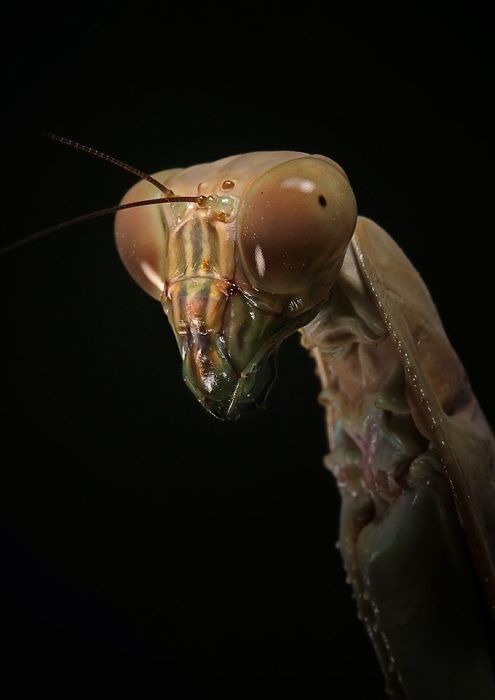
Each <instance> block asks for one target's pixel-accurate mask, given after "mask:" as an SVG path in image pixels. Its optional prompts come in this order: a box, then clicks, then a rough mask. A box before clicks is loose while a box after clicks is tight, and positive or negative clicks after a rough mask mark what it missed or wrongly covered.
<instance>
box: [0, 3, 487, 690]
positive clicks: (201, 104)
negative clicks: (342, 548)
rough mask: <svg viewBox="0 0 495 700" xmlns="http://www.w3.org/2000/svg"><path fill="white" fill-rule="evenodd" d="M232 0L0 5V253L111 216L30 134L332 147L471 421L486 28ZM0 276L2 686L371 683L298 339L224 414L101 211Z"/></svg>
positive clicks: (212, 150) (120, 188)
mask: <svg viewBox="0 0 495 700" xmlns="http://www.w3.org/2000/svg"><path fill="white" fill-rule="evenodd" d="M461 7H462V4H461ZM466 7H467V6H466ZM230 12H232V8H231V9H230V10H229V11H228V13H227V14H226V13H225V12H224V11H222V10H221V9H220V8H219V7H214V6H211V5H208V6H205V7H204V8H203V9H194V8H192V7H190V8H187V9H184V10H183V11H180V10H178V11H177V10H176V11H175V12H171V11H170V8H167V7H161V6H159V5H158V4H155V5H148V6H146V5H141V6H139V7H138V6H137V5H136V4H132V5H131V4H129V5H126V4H118V5H116V4H115V5H113V4H112V3H106V2H102V3H100V4H99V6H98V10H97V12H96V11H95V12H94V13H93V14H91V13H90V11H89V10H87V11H86V12H85V13H83V12H82V11H81V10H78V9H72V10H70V12H69V13H68V14H60V13H53V14H50V12H49V11H47V9H46V7H45V8H44V9H43V10H39V9H37V10H32V9H29V8H27V7H25V9H23V10H19V11H18V12H17V13H15V12H14V13H13V14H10V15H9V16H7V17H4V22H5V23H4V28H3V37H2V52H4V56H2V72H3V96H4V100H5V102H4V108H3V116H4V117H5V120H6V122H5V125H4V128H3V130H2V133H1V138H2V143H3V145H2V153H3V159H2V160H3V166H2V168H3V172H4V175H5V178H6V180H7V183H6V184H5V186H4V187H3V188H2V192H3V197H2V200H3V201H2V227H1V235H2V239H3V242H4V243H8V242H10V241H13V240H16V239H18V238H22V237H24V236H27V235H28V234H29V233H32V232H33V231H36V230H39V229H42V228H44V227H47V226H49V225H51V224H55V223H58V222H61V221H63V220H65V219H68V218H71V217H73V216H76V215H78V214H82V213H85V212H88V211H91V210H93V209H97V208H100V207H103V206H109V205H112V204H116V203H117V202H118V201H119V200H120V198H121V196H122V194H123V193H124V192H125V190H126V189H127V188H128V187H129V186H130V185H131V184H132V182H133V179H132V177H129V176H128V175H127V174H125V173H123V172H121V171H119V170H118V169H115V168H113V167H112V166H110V165H109V164H106V163H103V162H101V161H98V160H97V159H92V158H91V157H89V156H87V155H85V154H81V153H78V152H75V151H71V150H70V149H67V148H65V147H63V146H61V145H59V144H56V143H53V142H49V141H46V140H44V139H43V138H42V137H41V135H40V131H41V129H46V130H50V131H54V132H56V133H61V134H64V135H66V136H69V137H72V138H74V139H76V140H79V141H81V142H83V143H87V144H89V145H92V146H94V147H95V148H100V149H102V150H104V151H106V152H108V153H111V154H113V155H115V156H116V157H118V158H121V159H123V160H125V161H128V162H130V163H132V164H135V165H136V166H137V167H140V168H142V169H144V170H146V171H148V172H154V171H156V170H160V169H163V168H168V167H174V166H183V165H189V164H193V163H196V162H203V161H206V160H214V159H217V158H219V157H222V156H226V155H230V154H234V153H239V152H245V151H251V150H263V149H293V150H302V151H307V152H310V153H311V152H319V153H323V154H326V155H329V156H331V157H332V158H334V159H335V160H337V161H338V162H339V163H340V164H341V165H342V166H343V167H344V168H345V169H346V171H347V173H348V175H349V177H350V179H351V182H352V183H353V187H354V189H355V193H356V197H357V201H358V205H359V209H360V211H361V213H363V214H366V215H368V216H370V217H372V218H374V219H375V220H376V221H377V222H379V223H380V224H381V225H382V226H384V227H385V228H386V229H387V230H388V231H389V232H390V233H391V234H392V235H393V236H394V237H395V238H396V240H397V241H398V242H399V243H400V245H401V246H402V247H403V248H404V249H405V250H406V252H407V253H408V255H409V256H410V258H411V259H412V261H413V262H414V264H415V265H416V266H417V268H418V269H419V270H420V271H421V273H422V275H423V277H424V279H425V280H426V282H427V284H428V286H429V288H430V290H431V292H432V295H433V297H434V299H435V301H436V303H437V305H438V308H439V310H440V313H441V315H442V318H443V320H444V323H445V326H446V328H447V332H448V334H449V336H450V338H451V340H452V342H453V344H454V346H455V347H456V349H457V350H458V352H459V354H460V356H461V358H462V359H463V361H464V363H465V365H466V367H467V369H468V372H469V374H470V376H471V379H472V383H473V386H474V389H475V391H476V393H477V395H478V397H479V399H480V401H481V403H482V405H483V406H484V408H485V410H486V412H487V414H488V416H489V418H490V419H492V422H493V417H494V413H495V404H494V401H493V397H492V387H493V382H492V369H493V359H492V356H493V345H492V342H491V332H492V325H493V310H492V300H493V291H492V290H493V274H494V272H493V262H492V261H493V258H492V256H491V240H492V237H493V235H494V231H493V219H492V215H491V207H492V201H493V195H492V188H493V177H492V173H493V166H494V160H493V157H491V156H490V155H489V149H490V146H491V145H493V144H492V143H491V136H492V133H491V132H492V129H493V111H490V107H489V100H490V94H491V93H492V92H493V76H492V72H491V71H492V68H493V66H492V65H491V64H490V56H491V54H490V45H489V44H490V29H489V27H487V26H486V19H485V18H484V17H483V16H482V15H481V14H477V12H476V10H474V9H471V10H469V11H467V10H465V11H464V12H461V11H459V13H458V14H457V15H455V16H449V17H444V18H442V19H441V20H440V19H438V20H437V19H433V18H432V17H430V16H428V15H423V16H420V15H418V14H416V15H411V14H407V12H405V11H404V9H403V10H402V14H401V15H400V16H399V15H397V16H394V15H393V14H391V15H389V16H388V18H387V21H388V24H379V23H378V22H376V23H375V24H373V23H368V22H367V21H366V20H365V19H362V18H361V19H359V16H358V12H357V11H356V16H355V17H354V18H353V19H352V20H350V19H349V20H345V19H336V18H335V17H334V14H333V12H332V9H331V6H328V9H327V10H326V11H325V13H322V11H321V10H320V9H314V10H312V9H311V10H310V9H308V8H307V7H304V8H303V7H301V8H300V10H299V11H298V12H297V15H295V16H294V18H293V20H292V21H288V18H287V16H284V14H285V13H284V12H283V11H282V8H281V7H279V8H278V10H273V11H270V10H269V9H268V8H260V7H256V8H254V7H251V8H249V7H246V9H245V12H244V14H240V15H239V16H236V17H234V16H233V15H232V16H231V15H230V14H229V13H230ZM0 276H1V295H2V296H1V309H2V321H1V350H2V360H1V376H2V380H1V440H2V453H1V454H2V457H1V471H0V478H1V484H0V518H1V552H0V557H1V568H2V571H1V595H2V609H1V615H2V618H1V630H2V632H1V634H2V637H3V639H4V642H5V643H6V647H7V653H5V652H3V654H2V664H3V666H4V668H3V669H2V683H3V684H4V685H5V684H6V683H12V684H13V685H12V686H11V689H10V691H9V692H8V693H7V694H6V695H5V696H6V697H16V696H17V694H21V693H22V692H23V690H24V689H25V686H26V685H27V684H29V683H34V684H35V685H36V687H37V688H38V689H39V690H49V691H50V692H52V694H58V693H60V694H63V695H64V696H65V697H71V696H72V695H73V694H74V693H75V691H76V690H78V689H80V688H86V689H88V690H90V691H94V692H95V693H98V692H99V691H107V692H112V693H117V692H120V691H122V690H124V689H132V690H133V691H134V692H138V693H139V694H140V695H141V696H143V697H155V696H157V697H158V696H160V697H170V698H180V697H187V696H188V694H189V695H191V694H192V693H194V696H195V697H197V698H198V699H200V698H209V697H215V698H224V697H225V698H233V699H237V698H250V699H251V698H253V699H254V698H260V699H264V698H276V697H282V696H283V697H285V698H290V697H294V698H307V699H308V700H316V699H319V698H327V697H341V694H343V693H344V692H345V694H346V697H354V696H355V695H357V694H358V693H364V692H365V693H366V697H367V698H381V697H383V696H384V691H383V683H382V679H381V676H380V673H379V671H378V669H377V666H376V663H375V659H374V655H373V652H372V649H371V646H370V644H369V642H368V640H367V637H366V634H365V632H364V629H362V628H361V625H360V623H359V622H358V621H357V620H356V616H355V611H354V604H353V601H352V599H351V596H350V590H349V589H348V586H347V585H346V584H345V581H344V574H343V570H342V566H341V563H340V559H339V555H338V552H337V551H336V549H335V546H334V543H335V541H336V538H337V527H338V509H339V505H338V500H339V499H338V495H337V493H336V488H335V486H334V483H333V480H332V477H331V475H330V474H329V473H327V472H326V470H325V469H324V467H323V466H322V456H323V455H324V454H325V452H326V449H327V448H326V442H325V434H324V424H323V413H322V410H321V409H320V407H319V406H318V405H317V402H316V394H317V392H318V383H317V380H316V377H315V376H314V372H313V366H312V361H311V360H310V358H309V357H308V356H307V355H306V354H305V353H304V351H303V350H302V349H301V348H300V347H299V342H298V338H297V337H294V338H292V339H291V340H290V341H288V342H287V343H286V344H285V345H284V347H282V349H281V351H280V361H279V379H278V382H277V384H276V386H275V388H274V391H273V393H272V397H271V401H270V403H269V406H268V410H267V411H266V412H262V413H259V414H257V415H255V416H251V417H248V418H246V419H244V420H242V421H241V422H238V423H236V424H232V425H230V424H223V423H219V422H216V421H215V420H214V419H213V418H211V417H210V416H208V415H207V414H206V413H204V411H203V410H202V409H201V408H200V407H199V405H197V404H196V403H195V401H194V399H193V397H192V396H191V395H190V394H189V392H188V391H187V389H186V388H185V386H183V383H182V380H181V371H180V370H181V368H180V359H179V355H178V352H177V349H176V346H175V341H174V339H173V337H172V333H171V332H170V329H169V328H168V325H167V322H166V319H165V317H164V316H163V314H162V311H161V308H160V305H159V304H157V303H156V302H154V301H153V300H151V299H148V298H147V297H146V296H145V295H144V293H143V292H141V291H140V290H139V289H138V288H137V287H135V285H134V283H133V282H132V280H131V279H130V278H128V277H127V275H126V272H125V271H124V269H123V268H122V266H121V264H120V262H119V259H118V257H117V254H116V252H115V249H114V245H113V238H112V221H111V218H107V219H99V220H97V221H95V222H92V223H90V224H86V225H81V226H79V227H76V228H70V229H67V230H65V231H63V232H61V233H59V234H57V235H55V236H54V237H53V238H51V239H47V240H45V241H43V242H39V243H34V244H32V245H31V246H28V247H26V248H22V249H19V250H18V251H16V252H13V253H11V254H8V255H5V256H3V257H2V258H1V259H0ZM3 690H5V687H4V688H3Z"/></svg>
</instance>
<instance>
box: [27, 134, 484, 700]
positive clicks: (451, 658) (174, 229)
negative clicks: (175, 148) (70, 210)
mask: <svg viewBox="0 0 495 700" xmlns="http://www.w3.org/2000/svg"><path fill="white" fill-rule="evenodd" d="M58 140H61V141H62V142H65V143H68V145H73V146H76V147H78V148H81V149H82V150H87V151H89V152H91V153H93V154H95V155H98V156H102V157H105V158H106V160H109V161H111V162H113V163H114V164H116V165H118V166H120V167H124V168H125V169H127V170H130V171H131V172H133V173H134V174H136V175H138V176H139V177H141V180H140V182H138V183H137V184H136V185H135V186H134V187H133V188H131V190H129V192H128V193H127V194H126V195H125V197H124V198H123V200H122V202H121V204H120V205H119V206H116V207H109V208H108V209H106V210H101V211H99V212H95V213H93V214H90V215H88V216H86V217H81V218H80V219H78V220H81V219H83V220H84V219H90V218H94V217H96V216H99V215H101V214H110V213H114V212H115V213H116V220H115V236H116V243H117V248H118V251H119V254H120V257H121V259H122V261H123V263H124V265H125V267H126V269H127V270H128V272H129V273H130V274H131V276H132V277H133V278H134V280H135V281H136V282H137V284H138V285H139V286H140V287H141V288H142V289H144V290H145V291H146V292H147V293H148V294H149V295H151V296H152V297H153V298H155V299H156V300H157V301H159V302H160V303H161V305H162V307H163V310H164V312H165V314H166V315H167V317H168V319H169V322H170V325H171V327H172V330H173V333H174V335H175V338H176V341H177V345H178V348H179V352H180V355H181V358H182V367H183V377H184V381H185V383H186V385H187V386H188V388H189V389H190V390H191V391H192V393H193V395H194V396H195V397H196V399H197V400H198V401H199V402H200V403H201V404H202V405H203V406H204V408H205V409H206V410H207V411H209V412H210V413H211V414H213V415H214V416H215V417H217V418H219V419H221V420H233V419H236V418H238V417H240V416H241V415H242V414H243V413H244V412H245V411H247V410H250V409H251V408H252V407H253V406H256V405H259V404H263V403H264V402H265V400H266V396H267V394H268V392H269V389H270V386H271V384H272V381H273V377H274V374H273V361H274V358H275V355H276V352H277V349H278V348H279V346H280V344H281V343H282V342H283V340H284V339H286V338H287V337H288V336H289V335H291V334H293V333H294V332H296V331H298V332H300V333H301V338H302V343H303V345H304V346H305V347H306V348H307V349H308V350H309V351H310V353H311V354H312V356H313V357H314V360H315V364H316V369H317V372H318V375H319V377H320V380H321V384H322V391H321V394H320V401H321V403H322V404H323V405H324V407H325V411H326V426H327V432H328V442H329V446H330V454H329V455H328V457H326V459H325V464H326V466H327V467H328V469H330V471H331V472H332V473H333V475H334V477H335V480H336V483H337V486H338V488H339V491H340V494H341V499H342V509H341V519H340V537H339V547H340V551H341V554H342V559H343V562H344V565H345V569H346V572H347V575H348V580H349V582H350V583H351V586H352V590H353V595H354V597H355V599H356V605H357V610H358V615H359V617H360V618H361V619H362V620H363V622H364V624H365V626H366V629H367V631H368V634H369V637H370V639H371V642H372V644H373V646H374V648H375V651H376V654H377V658H378V661H379V663H380V666H381V669H382V671H383V675H384V677H385V681H386V688H387V691H388V692H389V694H390V695H392V696H393V697H395V698H412V699H416V698H430V697H431V698H437V697H439V696H440V697H441V696H448V697H449V698H464V697H470V698H492V697H494V696H495V680H494V672H493V667H492V663H491V659H490V651H489V644H488V640H487V638H486V631H485V628H484V620H483V616H484V615H487V614H489V613H488V611H489V612H490V613H492V614H493V612H494V610H495V536H494V533H495V510H494V508H493V503H494V498H493V497H494V495H495V457H494V455H495V444H494V438H493V435H492V433H491V430H490V428H489V426H488V424H487V423H486V420H485V419H484V416H483V413H482V411H481V409H480V408H479V406H478V404H477V402H476V399H475V397H474V396H473V394H472V391H471V389H470V386H469V382H468V379H467V377H466V373H465V371H464V369H463V367H462V365H461V363H460V360H459V358H458V357H457V355H456V354H455V352H454V350H453V349H452V347H451V345H450V343H449V341H448V339H447V337H446V335H445V332H444V330H443V327H442V325H441V321H440V319H439V317H438V314H437V312H436V309H435V306H434V304H433V302H432V300H431V298H430V295H429V293H428V290H427V289H426V287H425V285H424V283H423V282H422V280H421V278H420V276H419V275H418V273H417V272H416V271H415V269H414V268H413V266H412V265H411V263H410V262H409V261H408V259H407V258H406V256H405V255H404V253H403V252H402V251H401V250H400V248H399V247H398V246H397V245H396V244H395V243H394V242H393V240H392V239H391V238H390V236H389V235H388V234H387V233H386V232H385V231H384V230H383V229H382V228H380V227H379V226H378V225H377V224H375V223H374V222H373V221H371V220H369V219H367V218H365V217H362V216H358V213H357V204H356V200H355V197H354V194H353V191H352V188H351V185H350V183H349V180H348V178H347V175H346V174H345V172H344V171H343V170H342V168H341V167H340V166H339V165H338V164H336V163H335V162H334V161H332V160H330V159H329V158H327V157H324V156H319V155H316V156H315V155H308V154H305V153H299V152H289V151H273V152H258V153H250V154H245V155H241V156H233V157H230V158H225V159H222V160H220V161H217V162H214V163H206V164H202V165H197V166H192V167H189V168H186V169H174V170H165V171H161V172H159V173H156V174H154V175H152V176H149V175H147V174H146V173H143V172H141V171H139V170H137V169H135V168H132V167H131V166H128V165H127V164H124V163H122V162H121V161H117V160H116V159H112V158H110V157H107V156H103V154H101V153H99V152H97V151H94V149H89V148H87V147H82V146H81V145H80V144H76V143H75V142H71V141H69V140H67V139H62V138H58ZM63 225H65V224H62V225H61V226H63ZM57 228H60V227H54V228H53V229H50V230H48V231H46V232H41V234H39V235H45V233H51V232H52V231H53V230H56V229H57ZM225 429H226V430H228V425H226V427H225ZM466 543H467V545H468V546H467V548H466V546H465V544H466ZM478 585H480V586H481V588H482V589H483V590H484V592H485V594H486V595H485V597H486V608H485V609H482V608H481V606H480V605H479V600H478V597H477V586H478Z"/></svg>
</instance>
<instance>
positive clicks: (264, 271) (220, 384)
mask: <svg viewBox="0 0 495 700" xmlns="http://www.w3.org/2000/svg"><path fill="white" fill-rule="evenodd" d="M152 179H154V180H155V181H158V182H160V183H162V184H163V186H164V187H165V188H166V189H167V191H170V192H171V193H172V194H173V193H177V195H178V196H177V198H178V199H179V198H180V197H182V196H186V195H188V196H189V198H190V199H191V200H192V201H172V202H168V203H161V204H158V203H157V204H156V205H155V206H146V207H140V208H137V207H136V208H129V209H126V210H121V211H118V213H117V216H116V223H115V235H116V242H117V247H118V250H119V253H120V256H121V258H122V261H123V263H124V265H125V266H126V268H127V270H128V271H129V273H130V274H131V275H132V277H133V278H134V279H135V281H136V282H137V283H138V284H139V285H140V286H141V287H142V288H143V289H144V290H145V291H146V292H148V293H149V294H150V295H151V296H153V297H155V298H156V299H158V300H160V301H161V303H162V305H163V309H164V311H165V313H166V314H167V316H168V319H169V321H170V324H171V326H172V329H173V331H174V334H175V337H176V339H177V344H178V346H179V351H180V354H181V357H182V363H183V376H184V379H185V381H186V383H187V385H188V386H189V388H190V389H191V391H192V392H193V394H194V395H195V396H196V398H197V399H198V400H199V401H200V402H201V404H202V405H203V406H204V407H205V408H206V409H207V410H208V411H210V413H212V414H213V415H215V416H216V417H218V418H223V419H225V418H230V419H231V418H236V417H238V416H239V415H240V414H241V413H242V412H243V411H245V410H246V409H248V408H250V407H252V406H256V405H260V404H262V403H264V400H265V397H266V395H267V393H268V390H269V388H270V386H271V384H272V382H273V379H274V377H275V373H274V358H275V354H276V351H277V349H278V347H279V345H280V343H281V342H282V340H283V339H284V338H286V337H287V336H288V335H290V334H291V333H292V332H294V331H295V330H296V329H298V328H301V327H302V326H303V325H305V324H306V323H308V322H309V321H310V320H311V319H312V318H314V316H315V315H316V313H317V312H318V310H319V309H320V307H321V305H322V303H323V302H324V301H325V300H326V299H327V298H328V296H329V293H330V290H331V287H332V284H333V282H334V281H335V279H336V277H337V275H338V273H339V270H340V267H341V265H342V261H343V258H344V255H345V251H346V249H347V245H348V243H349V240H350V238H351V236H352V233H353V231H354V227H355V223H356V203H355V199H354V195H353V193H352V190H351V187H350V185H349V182H348V180H347V177H346V175H345V173H344V172H343V170H342V169H341V168H340V167H339V166H338V165H337V164H336V163H334V162H333V161H331V160H330V159H328V158H325V157H323V156H308V155H306V154H304V153H295V152H288V151H282V152H260V153H251V154H246V155H241V156H234V157H230V158H225V159H223V160H219V161H217V162H215V163H207V164H203V165H196V166H193V167H190V168H186V169H185V170H169V171H163V172H161V173H157V174H155V175H154V176H153V178H152ZM160 196H161V193H160V191H158V190H157V189H156V187H155V186H154V184H153V182H152V181H150V180H142V181H140V182H139V183H138V184H136V185H135V186H134V187H133V188H132V189H131V190H129V192H128V193H127V194H126V195H125V197H124V199H123V200H122V204H124V205H125V204H129V203H131V202H134V201H137V200H145V201H147V200H149V199H153V198H156V199H159V198H160Z"/></svg>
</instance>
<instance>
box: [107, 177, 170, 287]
mask: <svg viewBox="0 0 495 700" xmlns="http://www.w3.org/2000/svg"><path fill="white" fill-rule="evenodd" d="M175 172H178V171H177V170H164V171H162V172H160V173H156V174H155V175H154V177H156V179H157V180H159V181H160V182H165V180H166V179H167V177H170V176H171V175H172V174H173V173H175ZM160 196H161V192H159V191H158V190H157V189H156V187H154V186H153V185H152V184H151V183H149V182H147V181H146V180H141V181H140V182H138V183H136V184H135V185H134V186H133V187H131V189H130V190H129V191H128V192H127V193H126V195H125V196H124V198H123V199H122V202H121V204H126V203H128V202H137V201H139V200H142V199H154V198H159V197H160ZM115 242H116V244H117V250H118V252H119V255H120V258H121V260H122V262H123V263H124V265H125V267H126V269H127V272H128V273H129V274H130V275H131V277H132V278H133V279H134V281H135V282H137V284H139V286H140V287H141V288H142V289H144V291H145V292H147V293H148V294H150V295H151V296H152V297H154V298H155V299H160V298H161V295H162V292H163V289H164V286H165V277H164V271H165V263H166V246H165V242H166V232H165V231H164V222H163V220H162V217H161V214H160V206H159V205H151V206H146V207H139V208H136V209H126V210H124V211H119V212H117V215H116V217H115Z"/></svg>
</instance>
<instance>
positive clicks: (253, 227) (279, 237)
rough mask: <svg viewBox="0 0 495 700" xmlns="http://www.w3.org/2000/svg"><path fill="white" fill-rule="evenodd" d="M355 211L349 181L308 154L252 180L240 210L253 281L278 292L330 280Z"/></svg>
mask: <svg viewBox="0 0 495 700" xmlns="http://www.w3.org/2000/svg"><path fill="white" fill-rule="evenodd" d="M356 216H357V213H356V201H355V199H354V194H353V192H352V189H351V187H350V185H349V182H348V180H347V178H346V177H345V175H344V174H343V171H340V170H339V169H337V168H336V167H334V166H333V165H332V164H331V163H330V162H329V161H327V160H324V159H323V158H317V157H311V156H308V157H302V158H296V159H294V160H290V161H287V162H285V163H282V164H280V165H277V166H275V167H274V168H272V169H271V170H269V171H267V172H266V173H264V174H263V175H261V176H260V177H259V178H257V179H256V180H255V181H254V182H253V184H252V185H251V186H250V188H249V189H248V191H247V192H246V194H245V197H244V202H243V205H242V208H241V211H240V214H239V228H238V231H239V250H240V256H241V260H242V263H243V267H244V271H245V273H246V275H247V277H248V279H249V282H250V283H251V284H252V286H253V287H254V288H255V289H259V290H262V291H265V292H271V293H274V294H294V293H296V292H298V291H301V290H303V289H307V288H308V287H312V286H317V285H322V284H327V283H328V284H330V283H331V281H332V275H333V276H335V273H334V272H332V270H335V267H336V264H337V263H338V262H339V261H340V260H341V259H342V257H343V255H344V253H345V250H346V248H347V245H348V243H349V241H350V239H351V236H352V233H353V231H354V227H355V225H356ZM333 263H335V264H333Z"/></svg>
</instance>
